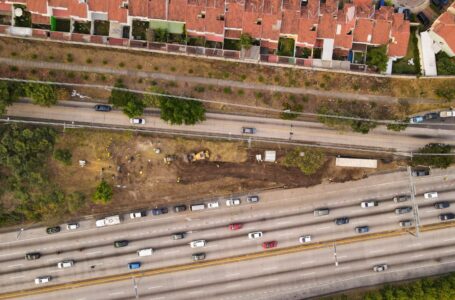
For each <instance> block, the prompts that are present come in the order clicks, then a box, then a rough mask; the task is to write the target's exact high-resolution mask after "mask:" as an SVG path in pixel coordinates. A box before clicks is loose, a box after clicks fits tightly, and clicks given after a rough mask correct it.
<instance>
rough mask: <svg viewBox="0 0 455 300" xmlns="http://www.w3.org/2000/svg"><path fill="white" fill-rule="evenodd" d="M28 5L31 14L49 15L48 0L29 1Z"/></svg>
mask: <svg viewBox="0 0 455 300" xmlns="http://www.w3.org/2000/svg"><path fill="white" fill-rule="evenodd" d="M26 5H27V10H28V11H30V12H33V13H39V14H47V0H27V4H26Z"/></svg>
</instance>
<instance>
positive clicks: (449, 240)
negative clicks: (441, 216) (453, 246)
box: [444, 238, 455, 242]
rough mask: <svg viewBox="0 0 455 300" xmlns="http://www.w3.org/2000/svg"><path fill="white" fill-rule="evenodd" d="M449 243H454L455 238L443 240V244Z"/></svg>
mask: <svg viewBox="0 0 455 300" xmlns="http://www.w3.org/2000/svg"><path fill="white" fill-rule="evenodd" d="M451 241H455V238H451V239H445V240H444V242H451Z"/></svg>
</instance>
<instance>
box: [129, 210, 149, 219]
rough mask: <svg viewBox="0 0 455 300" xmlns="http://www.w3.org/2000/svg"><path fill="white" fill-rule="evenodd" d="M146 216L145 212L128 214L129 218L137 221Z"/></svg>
mask: <svg viewBox="0 0 455 300" xmlns="http://www.w3.org/2000/svg"><path fill="white" fill-rule="evenodd" d="M146 215H147V212H146V211H135V212H132V213H130V218H131V219H137V218H142V217H145V216H146Z"/></svg>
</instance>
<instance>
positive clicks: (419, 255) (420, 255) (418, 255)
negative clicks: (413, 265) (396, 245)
mask: <svg viewBox="0 0 455 300" xmlns="http://www.w3.org/2000/svg"><path fill="white" fill-rule="evenodd" d="M422 256H424V255H423V254H416V255H413V256H412V257H422Z"/></svg>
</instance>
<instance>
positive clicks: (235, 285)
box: [226, 283, 240, 288]
mask: <svg viewBox="0 0 455 300" xmlns="http://www.w3.org/2000/svg"><path fill="white" fill-rule="evenodd" d="M238 286H240V284H239V283H232V284H228V285H227V286H226V287H227V288H234V287H238Z"/></svg>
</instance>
